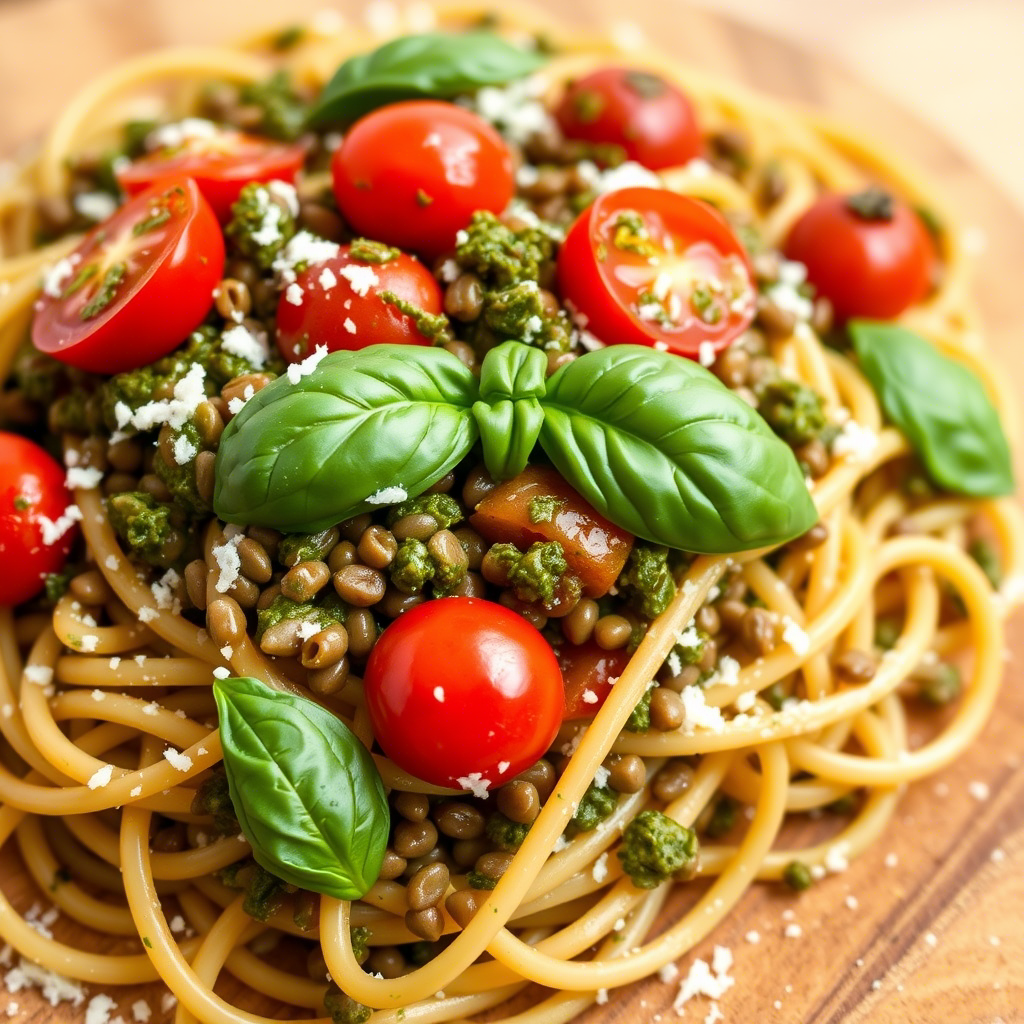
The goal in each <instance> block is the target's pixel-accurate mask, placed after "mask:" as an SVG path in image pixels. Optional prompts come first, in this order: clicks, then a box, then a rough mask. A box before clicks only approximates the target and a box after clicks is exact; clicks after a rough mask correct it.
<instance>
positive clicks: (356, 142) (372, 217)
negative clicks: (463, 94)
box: [331, 100, 515, 259]
mask: <svg viewBox="0 0 1024 1024" xmlns="http://www.w3.org/2000/svg"><path fill="white" fill-rule="evenodd" d="M331 173H332V175H333V177H334V195H335V197H336V198H337V200H338V208H339V209H340V210H341V213H342V216H343V217H344V218H345V220H347V221H348V222H349V224H351V225H352V227H353V228H355V230H356V231H358V232H359V233H360V234H362V235H366V236H367V237H369V238H377V239H380V241H382V242H387V243H388V244H389V245H397V246H399V247H400V248H402V249H409V250H411V251H413V252H417V253H420V254H422V255H423V256H426V257H427V258H430V259H433V258H435V257H437V256H439V255H441V254H442V253H443V252H445V251H446V250H448V249H451V248H452V247H453V246H454V245H455V234H456V232H457V231H459V229H460V228H464V227H465V226H466V225H467V224H468V223H469V221H470V218H471V217H472V215H473V212H474V211H475V210H490V211H492V212H493V213H500V212H501V211H502V210H503V209H504V208H505V207H506V206H507V205H508V202H509V200H510V199H511V198H512V194H513V192H514V190H515V182H514V177H513V172H512V156H511V154H510V153H509V149H508V146H506V145H505V143H504V141H503V140H502V138H501V136H500V135H499V134H498V133H497V132H496V131H495V130H494V129H493V128H492V127H491V126H490V125H489V124H488V123H487V122H486V121H484V120H483V119H482V118H480V117H478V116H477V115H476V114H474V113H472V112H471V111H469V110H464V109H463V108H462V107H457V106H455V105H454V104H452V103H441V102H438V101H435V100H409V101H407V102H404V103H392V104H390V105H389V106H386V107H381V108H380V109H379V110H375V111H373V113H370V114H367V115H366V116H365V117H363V118H362V119H361V120H359V121H357V122H356V123H355V124H354V125H353V126H352V127H351V128H350V129H349V131H348V133H347V134H346V135H345V138H344V140H343V141H342V144H341V146H339V147H338V149H337V151H336V152H335V154H334V158H333V160H332V162H331Z"/></svg>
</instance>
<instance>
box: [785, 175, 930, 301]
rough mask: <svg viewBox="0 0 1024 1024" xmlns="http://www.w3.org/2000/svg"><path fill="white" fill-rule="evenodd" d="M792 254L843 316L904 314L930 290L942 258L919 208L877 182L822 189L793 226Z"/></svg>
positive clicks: (789, 253)
mask: <svg viewBox="0 0 1024 1024" xmlns="http://www.w3.org/2000/svg"><path fill="white" fill-rule="evenodd" d="M785 253H786V256H787V257H788V258H789V259H791V260H797V261H798V262H800V263H804V264H806V266H807V279H808V281H810V283H811V284H813V285H814V287H815V288H816V289H817V290H818V291H819V292H820V293H821V294H822V295H824V296H826V297H827V298H828V299H829V300H830V301H831V303H832V305H833V307H834V308H835V312H836V315H837V317H838V318H839V319H841V320H845V319H847V318H849V317H853V316H866V317H875V318H877V319H880V320H889V319H892V318H893V317H896V316H899V314H900V313H902V312H903V311H904V310H905V309H906V308H907V307H908V306H911V305H913V304H914V303H915V302H919V301H920V300H921V299H923V298H924V297H925V296H926V295H927V294H928V291H929V289H930V287H931V280H932V270H933V267H934V265H935V260H936V253H935V247H934V245H933V244H932V240H931V238H930V237H929V235H928V232H927V231H926V230H925V228H924V225H923V224H922V223H921V221H920V219H919V218H918V216H917V214H915V213H914V212H913V210H911V209H910V208H909V207H908V206H907V205H906V204H905V203H902V202H900V201H899V200H898V199H894V198H892V197H891V196H889V195H888V194H887V193H884V192H882V191H881V190H880V189H877V188H873V189H868V190H867V191H865V192H861V193H859V194H857V195H854V196H842V195H836V194H834V193H829V194H827V195H823V196H821V197H820V198H819V199H818V200H817V201H816V202H815V203H814V204H813V205H812V206H811V207H810V208H809V209H807V210H806V211H805V212H804V214H803V215H802V216H801V217H800V219H799V220H798V221H797V222H796V223H795V224H794V225H793V227H792V229H791V230H790V232H789V237H788V238H787V239H786V245H785Z"/></svg>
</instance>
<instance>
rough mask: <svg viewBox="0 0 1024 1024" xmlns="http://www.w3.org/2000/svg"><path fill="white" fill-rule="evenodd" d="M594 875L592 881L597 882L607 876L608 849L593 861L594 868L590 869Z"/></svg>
mask: <svg viewBox="0 0 1024 1024" xmlns="http://www.w3.org/2000/svg"><path fill="white" fill-rule="evenodd" d="M591 874H592V875H593V877H594V881H595V882H597V883H599V884H600V883H601V882H603V881H604V880H605V879H606V878H607V877H608V851H607V850H605V852H604V853H602V854H601V856H600V857H598V858H597V860H596V861H594V868H593V870H592V871H591Z"/></svg>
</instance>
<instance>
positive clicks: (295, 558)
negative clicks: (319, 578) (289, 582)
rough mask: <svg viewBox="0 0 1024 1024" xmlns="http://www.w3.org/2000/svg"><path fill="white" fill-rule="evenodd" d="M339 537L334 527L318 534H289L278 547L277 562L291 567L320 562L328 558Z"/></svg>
mask: <svg viewBox="0 0 1024 1024" xmlns="http://www.w3.org/2000/svg"><path fill="white" fill-rule="evenodd" d="M337 537H338V534H337V531H335V529H334V528H333V527H328V529H326V530H320V531H318V532H317V533H289V534H288V535H287V536H285V537H282V538H281V542H280V544H278V546H277V560H278V561H279V562H280V563H281V564H282V565H287V566H289V567H290V566H293V565H298V564H299V562H319V561H321V560H322V559H324V558H325V557H326V556H327V553H328V552H329V551H330V550H331V548H332V547H333V546H334V544H335V543H336V542H337Z"/></svg>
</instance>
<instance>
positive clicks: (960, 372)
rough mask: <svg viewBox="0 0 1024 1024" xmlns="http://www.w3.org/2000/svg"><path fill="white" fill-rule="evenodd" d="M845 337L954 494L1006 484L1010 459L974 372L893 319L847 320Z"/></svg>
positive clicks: (888, 410)
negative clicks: (894, 322) (893, 321)
mask: <svg viewBox="0 0 1024 1024" xmlns="http://www.w3.org/2000/svg"><path fill="white" fill-rule="evenodd" d="M849 330H850V337H851V338H852V339H853V347H854V349H855V350H856V352H857V355H858V357H859V358H860V366H861V369H862V370H863V371H864V375H865V376H866V377H867V378H868V380H869V381H870V382H871V386H872V387H873V388H874V389H875V394H877V395H878V401H879V402H880V403H881V405H882V408H883V409H884V410H885V414H886V415H887V416H888V417H889V419H890V420H891V421H892V422H893V423H894V424H895V425H896V426H897V427H898V428H899V429H900V431H901V432H902V433H903V435H904V436H905V437H906V439H907V440H908V441H909V442H910V445H911V447H912V448H913V449H914V451H916V452H917V454H918V455H919V456H920V457H921V461H922V462H923V463H924V465H925V468H926V469H927V470H928V474H929V476H931V478H932V479H933V480H934V481H935V482H936V483H937V484H939V486H940V487H943V488H945V489H946V490H947V491H952V492H953V493H954V494H969V495H973V496H974V497H979V498H984V497H996V496H998V495H1002V494H1011V493H1012V492H1013V460H1012V457H1011V455H1010V447H1009V445H1008V444H1007V441H1006V435H1005V434H1004V433H1003V428H1002V426H1001V425H1000V423H999V414H998V413H997V412H996V409H995V406H994V405H993V404H992V400H991V399H990V398H989V396H988V394H987V392H986V391H985V388H984V386H983V385H982V383H981V381H980V380H979V379H978V377H977V375H976V374H975V373H973V372H972V371H971V370H970V369H968V368H967V367H966V366H964V365H963V363H958V362H957V361H956V360H955V359H951V358H950V357H949V356H947V355H945V354H944V353H942V352H940V351H939V350H938V349H937V348H936V347H935V346H934V345H933V344H931V342H929V341H926V340H925V339H924V338H921V337H919V336H918V335H916V334H914V333H913V332H911V331H908V330H907V329H906V328H905V327H899V326H897V325H896V324H889V323H876V322H874V321H870V320H851V321H850V323H849Z"/></svg>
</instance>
